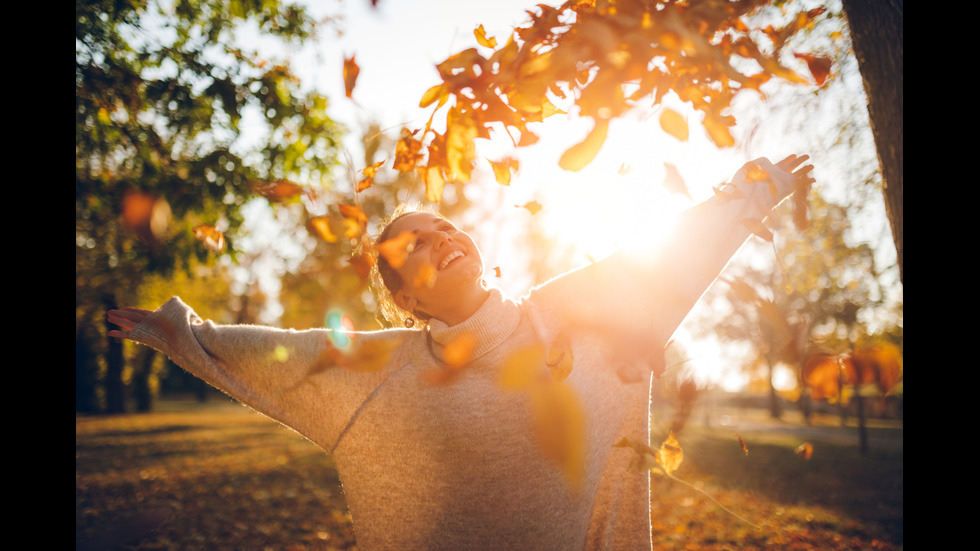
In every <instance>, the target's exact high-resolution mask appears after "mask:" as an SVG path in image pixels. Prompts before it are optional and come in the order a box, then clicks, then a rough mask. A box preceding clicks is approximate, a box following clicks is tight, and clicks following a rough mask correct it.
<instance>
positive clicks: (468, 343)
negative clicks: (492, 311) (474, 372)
mask: <svg viewBox="0 0 980 551" xmlns="http://www.w3.org/2000/svg"><path fill="white" fill-rule="evenodd" d="M476 345H477V340H476V337H475V336H473V335H472V334H471V333H463V334H462V335H459V336H458V337H456V338H454V339H453V340H451V341H449V343H448V344H446V346H445V347H443V349H442V360H443V361H444V362H446V365H447V366H448V367H449V368H450V369H460V368H462V367H464V366H465V365H466V364H468V363H469V362H470V359H471V358H472V357H473V352H474V351H475V350H476Z"/></svg>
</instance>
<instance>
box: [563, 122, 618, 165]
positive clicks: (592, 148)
mask: <svg viewBox="0 0 980 551" xmlns="http://www.w3.org/2000/svg"><path fill="white" fill-rule="evenodd" d="M608 132H609V121H608V120H606V119H600V120H597V121H596V123H595V127H593V128H592V130H591V131H590V132H589V134H588V136H586V137H585V139H584V140H582V141H581V142H579V143H577V144H575V145H573V146H572V147H570V148H568V150H566V151H565V152H564V153H563V154H562V156H561V159H559V160H558V166H560V167H561V168H563V169H565V170H568V171H572V172H577V171H579V170H582V169H583V168H585V167H586V166H587V165H588V164H589V163H591V162H592V160H593V159H595V156H596V155H598V154H599V150H600V149H602V144H603V143H605V141H606V135H607V134H608Z"/></svg>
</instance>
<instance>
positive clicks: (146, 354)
mask: <svg viewBox="0 0 980 551" xmlns="http://www.w3.org/2000/svg"><path fill="white" fill-rule="evenodd" d="M154 359H156V350H154V349H152V348H150V347H148V346H146V347H143V349H142V350H141V351H140V354H139V359H138V360H137V362H136V369H135V370H134V372H133V397H134V398H135V399H136V411H139V412H147V411H150V410H152V409H153V398H154V396H153V394H154V392H153V376H154V375H153V361H154Z"/></svg>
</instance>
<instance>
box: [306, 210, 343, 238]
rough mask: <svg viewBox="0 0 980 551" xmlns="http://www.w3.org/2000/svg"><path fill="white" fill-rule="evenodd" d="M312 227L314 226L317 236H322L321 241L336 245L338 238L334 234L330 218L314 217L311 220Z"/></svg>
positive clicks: (323, 216)
mask: <svg viewBox="0 0 980 551" xmlns="http://www.w3.org/2000/svg"><path fill="white" fill-rule="evenodd" d="M310 225H312V226H313V229H314V231H316V234H317V235H319V236H320V238H321V239H323V240H324V241H326V242H327V243H336V242H337V236H336V235H335V234H334V233H333V230H332V229H331V228H330V216H329V215H326V214H323V215H320V216H314V217H313V218H311V219H310Z"/></svg>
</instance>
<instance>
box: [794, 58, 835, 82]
mask: <svg viewBox="0 0 980 551" xmlns="http://www.w3.org/2000/svg"><path fill="white" fill-rule="evenodd" d="M793 56H794V57H796V58H797V59H802V60H803V61H805V62H806V66H807V68H808V69H809V70H810V74H811V75H813V79H814V80H815V81H816V82H817V86H823V83H824V82H826V81H827V77H829V76H830V67H831V64H832V61H831V59H830V58H829V57H827V56H818V55H814V54H798V53H797V54H793Z"/></svg>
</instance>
